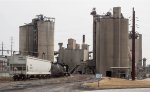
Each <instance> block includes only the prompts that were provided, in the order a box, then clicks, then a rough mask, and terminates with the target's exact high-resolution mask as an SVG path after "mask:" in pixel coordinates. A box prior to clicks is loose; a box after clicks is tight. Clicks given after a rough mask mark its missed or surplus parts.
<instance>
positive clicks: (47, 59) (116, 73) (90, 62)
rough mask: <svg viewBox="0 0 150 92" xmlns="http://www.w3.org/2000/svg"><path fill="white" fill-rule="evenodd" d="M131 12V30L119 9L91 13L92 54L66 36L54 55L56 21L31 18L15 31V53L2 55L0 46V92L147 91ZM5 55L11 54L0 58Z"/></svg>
mask: <svg viewBox="0 0 150 92" xmlns="http://www.w3.org/2000/svg"><path fill="white" fill-rule="evenodd" d="M131 10H132V9H131ZM132 11H133V12H131V14H132V15H131V16H132V30H131V31H130V30H129V18H127V17H126V16H124V14H123V13H122V10H121V7H113V8H112V12H110V11H108V12H107V11H106V13H105V14H102V15H101V14H98V13H97V11H96V8H93V9H92V11H91V12H89V15H87V16H90V17H91V19H92V21H93V23H92V24H93V25H92V26H93V28H91V29H93V30H91V32H92V33H93V34H91V37H92V38H93V40H92V42H93V45H92V48H93V50H90V49H89V47H90V46H91V45H90V44H88V43H87V41H86V40H87V38H86V35H84V34H83V36H82V37H80V38H82V43H80V44H79V43H78V42H77V41H76V39H74V38H72V37H70V38H68V39H66V40H67V41H68V43H67V44H64V43H63V42H60V43H56V44H58V45H57V46H58V47H59V49H58V50H57V51H55V50H54V47H55V46H54V44H55V41H54V38H55V28H57V26H56V25H55V23H56V22H57V21H56V20H55V18H53V17H49V16H48V17H47V16H45V15H42V14H39V15H36V16H35V18H33V19H31V22H30V23H26V24H24V25H20V26H19V27H18V28H19V30H18V33H19V39H18V40H19V51H13V50H12V49H11V50H4V48H3V45H2V48H1V49H0V51H1V53H2V54H1V55H0V81H1V83H2V84H0V92H20V91H23V92H81V91H82V92H83V91H85V92H86V90H95V89H111V88H112V89H113V88H115V89H117V88H119V89H120V88H140V87H141V88H145V87H146V88H149V87H150V83H147V81H145V80H146V79H148V78H150V65H149V66H146V62H147V59H146V58H144V56H142V36H143V35H142V34H141V33H138V32H137V31H135V16H136V15H135V14H136V12H135V10H134V8H133V10H132ZM56 19H57V18H56ZM27 21H30V20H27ZM64 22H65V21H64ZM64 26H65V25H64ZM56 38H57V37H56ZM64 46H67V47H64ZM5 51H9V52H11V55H4V54H3V53H4V52H5ZM115 80H116V81H115ZM117 81H119V82H117ZM132 82H134V83H136V85H135V86H133V85H134V83H132ZM115 83H116V84H115ZM119 83H121V84H119ZM114 85H115V86H114ZM116 85H117V86H116ZM43 89H44V90H43Z"/></svg>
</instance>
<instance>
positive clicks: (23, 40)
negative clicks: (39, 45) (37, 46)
mask: <svg viewBox="0 0 150 92" xmlns="http://www.w3.org/2000/svg"><path fill="white" fill-rule="evenodd" d="M19 29H20V31H19V50H20V52H21V54H24V55H32V54H33V53H32V52H33V37H34V36H33V31H32V30H33V25H32V24H28V25H24V26H20V27H19Z"/></svg>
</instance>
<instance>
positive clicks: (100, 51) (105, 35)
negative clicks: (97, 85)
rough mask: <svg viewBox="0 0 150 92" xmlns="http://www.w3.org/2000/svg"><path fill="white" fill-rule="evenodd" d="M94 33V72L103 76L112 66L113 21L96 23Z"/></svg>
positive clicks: (106, 20)
mask: <svg viewBox="0 0 150 92" xmlns="http://www.w3.org/2000/svg"><path fill="white" fill-rule="evenodd" d="M96 32H97V33H96V37H97V38H96V71H97V72H99V73H102V74H105V72H106V71H109V70H110V66H112V65H113V51H114V49H113V38H114V36H113V19H101V20H100V22H97V25H96Z"/></svg>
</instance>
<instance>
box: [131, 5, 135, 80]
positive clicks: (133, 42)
mask: <svg viewBox="0 0 150 92" xmlns="http://www.w3.org/2000/svg"><path fill="white" fill-rule="evenodd" d="M131 75H132V80H135V11H134V8H133V20H132V74H131Z"/></svg>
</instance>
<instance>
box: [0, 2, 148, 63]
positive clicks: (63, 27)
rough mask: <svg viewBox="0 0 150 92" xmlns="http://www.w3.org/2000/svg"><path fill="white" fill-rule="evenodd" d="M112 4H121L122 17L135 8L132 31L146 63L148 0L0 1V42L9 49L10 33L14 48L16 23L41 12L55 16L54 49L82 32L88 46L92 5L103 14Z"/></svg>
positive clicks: (17, 24) (77, 37)
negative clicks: (140, 36)
mask: <svg viewBox="0 0 150 92" xmlns="http://www.w3.org/2000/svg"><path fill="white" fill-rule="evenodd" d="M116 6H120V7H122V13H123V15H124V17H126V18H129V17H131V16H132V7H135V11H136V17H138V18H139V19H138V20H139V21H137V22H136V24H138V25H139V27H140V28H138V29H136V31H138V32H139V33H142V34H143V57H146V58H148V63H149V64H150V55H149V51H150V49H149V47H150V42H149V40H150V32H149V29H150V26H149V21H150V18H148V17H149V16H150V1H149V0H0V43H1V42H2V41H3V42H4V48H5V49H9V48H10V37H11V36H13V38H14V40H13V42H14V43H13V49H14V50H18V49H19V26H21V25H23V24H24V23H29V22H31V19H32V18H34V17H35V15H38V14H44V15H45V16H48V17H55V18H56V24H55V50H57V49H58V45H57V43H58V42H63V43H64V46H65V47H66V43H67V39H68V38H74V39H76V40H77V43H81V42H82V35H83V34H85V35H86V43H88V44H90V45H91V49H92V16H91V15H90V12H91V10H92V8H93V7H96V10H97V12H98V13H99V14H103V13H106V12H107V11H112V8H113V7H116ZM130 20H131V19H130ZM146 41H147V42H146ZM0 48H1V46H0Z"/></svg>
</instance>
